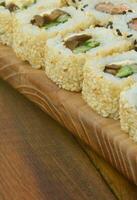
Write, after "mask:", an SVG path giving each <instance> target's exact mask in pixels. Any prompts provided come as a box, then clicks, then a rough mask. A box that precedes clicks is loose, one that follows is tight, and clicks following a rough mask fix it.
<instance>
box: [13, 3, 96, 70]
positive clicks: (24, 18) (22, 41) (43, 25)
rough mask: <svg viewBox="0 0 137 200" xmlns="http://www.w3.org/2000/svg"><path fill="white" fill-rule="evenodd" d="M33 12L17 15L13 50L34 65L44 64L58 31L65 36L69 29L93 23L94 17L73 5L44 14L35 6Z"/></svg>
mask: <svg viewBox="0 0 137 200" xmlns="http://www.w3.org/2000/svg"><path fill="white" fill-rule="evenodd" d="M29 11H30V12H25V11H24V12H20V13H18V14H16V20H15V23H14V26H15V31H14V44H13V49H14V51H15V52H16V54H17V55H18V56H19V57H20V58H21V59H22V60H27V61H29V63H30V64H31V65H32V66H33V67H34V68H41V67H43V66H44V49H45V43H46V41H47V39H49V38H52V37H55V36H56V35H58V34H59V35H62V36H63V35H65V34H67V33H69V32H73V31H80V30H84V29H85V28H87V27H89V26H90V25H91V24H92V23H93V18H92V17H91V16H88V15H85V14H84V13H83V12H82V11H77V10H76V9H75V8H74V7H71V6H70V7H62V8H58V9H57V8H56V9H50V10H45V11H43V12H41V13H39V11H38V12H37V11H36V12H35V11H34V10H33V9H32V10H29ZM34 13H35V14H34Z"/></svg>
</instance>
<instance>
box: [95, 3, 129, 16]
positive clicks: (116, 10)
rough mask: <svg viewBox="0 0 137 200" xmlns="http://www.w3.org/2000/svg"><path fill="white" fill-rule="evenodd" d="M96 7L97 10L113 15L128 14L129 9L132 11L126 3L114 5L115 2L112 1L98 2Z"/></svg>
mask: <svg viewBox="0 0 137 200" xmlns="http://www.w3.org/2000/svg"><path fill="white" fill-rule="evenodd" d="M95 9H96V10H97V11H100V12H104V13H107V14H111V15H120V14H126V13H127V12H128V11H130V12H131V10H130V9H129V7H128V6H127V5H125V4H119V5H114V4H113V3H110V2H102V3H98V4H97V5H96V6H95Z"/></svg>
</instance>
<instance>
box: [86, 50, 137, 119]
mask: <svg viewBox="0 0 137 200" xmlns="http://www.w3.org/2000/svg"><path fill="white" fill-rule="evenodd" d="M136 63H137V52H135V51H134V50H132V51H129V52H125V53H122V54H117V55H113V56H109V57H106V58H101V59H97V60H95V61H92V60H88V61H87V63H86V66H85V72H84V83H83V97H84V99H85V101H86V102H87V103H88V104H89V106H90V107H91V108H92V109H93V110H95V111H96V112H98V113H99V114H100V115H102V116H103V117H110V118H113V119H119V98H120V93H121V92H122V91H123V90H124V89H125V88H126V87H130V86H131V85H133V84H134V83H135V82H137V66H136Z"/></svg>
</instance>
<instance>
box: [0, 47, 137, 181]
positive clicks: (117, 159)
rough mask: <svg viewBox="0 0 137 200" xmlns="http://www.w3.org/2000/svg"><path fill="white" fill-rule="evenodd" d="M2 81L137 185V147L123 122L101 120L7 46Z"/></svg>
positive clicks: (0, 63)
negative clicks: (121, 124)
mask: <svg viewBox="0 0 137 200" xmlns="http://www.w3.org/2000/svg"><path fill="white" fill-rule="evenodd" d="M0 77H1V78H3V79H4V80H6V81H8V82H9V83H10V84H11V85H12V86H13V87H14V88H16V89H17V90H18V91H19V92H21V93H22V94H24V95H25V96H27V97H28V98H29V99H30V100H31V101H33V102H35V103H36V104H37V105H39V106H40V107H41V109H43V110H44V111H45V112H47V113H48V114H49V115H50V116H52V117H53V118H54V119H56V120H57V121H59V122H60V123H61V124H62V125H63V126H65V127H67V128H68V129H69V130H70V131H71V132H72V133H73V134H74V135H75V136H76V137H79V138H80V139H81V140H82V141H83V142H84V143H86V144H88V145H89V146H90V147H92V148H93V149H94V151H95V152H97V153H98V154H99V155H100V156H102V157H103V158H104V159H106V160H107V161H108V162H109V163H111V165H112V166H113V167H115V168H116V169H117V170H118V171H119V172H121V173H122V174H123V175H124V176H126V177H127V178H128V179H130V180H131V181H133V182H134V183H135V184H137V170H136V169H137V145H136V144H135V143H134V142H133V141H132V140H131V139H130V138H129V137H128V135H127V134H126V133H124V132H122V131H121V130H120V123H119V121H114V120H112V119H105V118H102V117H100V116H99V115H98V114H96V113H95V112H93V111H92V110H91V109H90V108H89V107H88V106H87V105H86V103H85V102H84V101H83V100H82V98H81V94H78V93H71V92H67V91H64V90H61V89H59V88H58V87H57V86H56V85H55V84H53V83H52V82H51V81H50V80H49V79H48V78H47V77H46V75H45V73H44V71H42V70H39V71H38V70H35V69H32V68H31V67H30V66H29V65H28V64H27V63H23V62H21V61H20V60H19V59H17V58H16V57H15V54H14V53H13V52H12V50H11V49H10V48H8V47H4V46H2V47H0Z"/></svg>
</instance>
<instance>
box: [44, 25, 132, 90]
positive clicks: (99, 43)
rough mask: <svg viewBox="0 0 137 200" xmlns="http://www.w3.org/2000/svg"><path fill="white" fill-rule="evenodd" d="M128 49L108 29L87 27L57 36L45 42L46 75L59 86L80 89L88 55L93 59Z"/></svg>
mask: <svg viewBox="0 0 137 200" xmlns="http://www.w3.org/2000/svg"><path fill="white" fill-rule="evenodd" d="M106 35H107V40H106ZM110 44H111V45H110ZM130 48H131V43H130V42H128V41H126V40H124V39H121V38H118V37H116V36H115V35H114V34H113V32H112V31H111V30H108V29H105V28H90V29H88V30H85V31H83V32H79V33H73V34H70V35H69V36H66V37H60V36H57V37H55V38H53V39H49V40H48V41H47V44H46V48H45V69H46V74H47V76H48V77H49V78H50V79H52V80H53V81H54V82H55V83H56V84H57V85H59V86H60V87H61V88H64V89H66V90H70V91H80V90H81V89H82V83H83V66H84V64H85V61H86V59H87V58H88V57H90V60H92V59H93V58H95V57H99V56H101V57H103V56H107V55H110V54H113V53H115V52H122V51H124V50H129V49H130Z"/></svg>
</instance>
